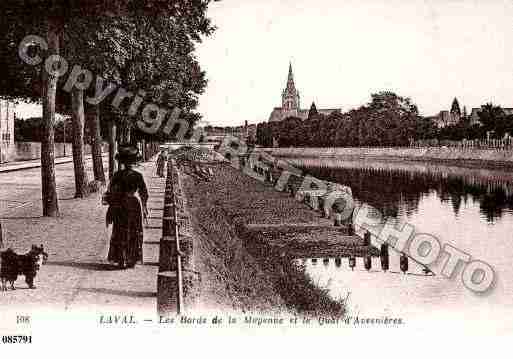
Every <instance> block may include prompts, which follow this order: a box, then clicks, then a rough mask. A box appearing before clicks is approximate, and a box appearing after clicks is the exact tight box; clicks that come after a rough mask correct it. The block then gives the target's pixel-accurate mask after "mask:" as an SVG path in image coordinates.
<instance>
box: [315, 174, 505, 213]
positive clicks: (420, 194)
mask: <svg viewBox="0 0 513 359" xmlns="http://www.w3.org/2000/svg"><path fill="white" fill-rule="evenodd" d="M307 172H308V173H310V174H311V175H313V176H315V177H317V178H322V179H326V180H330V181H334V182H338V183H342V184H344V185H348V186H350V187H351V189H352V191H353V195H354V197H355V198H357V199H358V200H359V201H361V202H365V203H368V204H370V205H372V206H374V207H376V208H377V209H379V210H381V211H382V213H383V215H384V216H385V217H399V216H400V215H401V214H405V215H407V216H410V215H411V214H413V213H415V212H416V211H417V209H418V206H419V203H420V201H421V200H422V198H424V197H425V196H427V195H429V194H431V193H432V192H435V193H436V194H437V195H438V197H439V198H440V201H441V202H442V203H450V205H451V207H452V209H453V211H454V214H455V215H456V216H458V214H459V212H460V209H461V206H462V204H464V203H467V202H468V201H469V199H472V200H473V201H475V202H477V203H479V208H480V213H481V214H482V216H483V217H484V218H485V219H486V220H487V221H488V222H494V221H495V220H496V219H497V218H500V217H501V216H502V215H503V213H504V211H512V210H513V191H512V190H511V189H512V182H511V181H510V179H504V180H497V179H496V178H494V177H492V178H488V177H487V176H484V177H483V176H468V175H467V176H463V177H462V176H453V175H448V174H447V173H446V172H442V171H440V172H436V171H430V172H428V173H415V172H413V171H407V170H401V169H389V168H379V167H377V168H376V167H374V168H337V169H334V168H320V167H318V168H315V167H309V168H308V169H307Z"/></svg>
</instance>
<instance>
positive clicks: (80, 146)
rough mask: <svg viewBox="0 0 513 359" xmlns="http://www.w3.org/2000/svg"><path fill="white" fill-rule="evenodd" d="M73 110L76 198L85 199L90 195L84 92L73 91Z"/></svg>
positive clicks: (74, 89) (75, 89)
mask: <svg viewBox="0 0 513 359" xmlns="http://www.w3.org/2000/svg"><path fill="white" fill-rule="evenodd" d="M71 106H72V110H73V116H72V120H73V122H72V127H73V140H72V141H73V142H72V148H73V166H74V169H75V198H84V197H86V196H87V194H88V187H87V182H88V181H87V172H86V170H85V164H84V91H83V90H79V89H77V88H75V87H74V88H73V89H72V90H71Z"/></svg>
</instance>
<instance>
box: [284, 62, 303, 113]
mask: <svg viewBox="0 0 513 359" xmlns="http://www.w3.org/2000/svg"><path fill="white" fill-rule="evenodd" d="M282 108H283V109H284V110H285V111H291V112H297V111H298V110H299V109H300V104H299V91H298V90H297V89H296V85H295V84H294V72H293V71H292V63H291V62H289V75H288V78H287V86H286V87H285V89H284V90H283V93H282Z"/></svg>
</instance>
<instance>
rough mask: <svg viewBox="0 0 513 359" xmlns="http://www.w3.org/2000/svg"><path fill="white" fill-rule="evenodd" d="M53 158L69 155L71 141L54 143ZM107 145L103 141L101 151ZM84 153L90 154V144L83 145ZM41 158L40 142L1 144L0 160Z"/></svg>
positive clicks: (12, 160)
mask: <svg viewBox="0 0 513 359" xmlns="http://www.w3.org/2000/svg"><path fill="white" fill-rule="evenodd" d="M54 148H55V158H59V157H64V156H71V155H72V154H73V152H72V151H73V150H72V146H71V143H56V144H55V147H54ZM108 149H109V145H108V144H107V143H104V144H103V145H102V151H103V152H107V151H108ZM84 153H85V154H86V155H89V154H91V145H85V146H84ZM39 158H41V142H15V143H14V144H12V145H9V146H1V148H0V162H2V163H4V162H15V161H29V160H37V159H39Z"/></svg>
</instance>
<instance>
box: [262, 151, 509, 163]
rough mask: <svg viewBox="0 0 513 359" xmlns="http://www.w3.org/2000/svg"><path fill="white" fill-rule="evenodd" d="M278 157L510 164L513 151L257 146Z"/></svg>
mask: <svg viewBox="0 0 513 359" xmlns="http://www.w3.org/2000/svg"><path fill="white" fill-rule="evenodd" d="M258 150H259V151H264V152H268V153H271V154H272V155H273V156H277V157H292V158H342V157H369V158H384V159H390V158H391V159H405V160H418V161H433V160H434V161H449V162H454V163H458V162H461V163H465V162H487V163H490V164H494V163H496V164H502V165H508V166H513V150H503V149H475V148H444V147H423V148H408V147H389V148H383V147H334V148H259V149H258Z"/></svg>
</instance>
